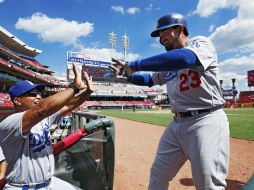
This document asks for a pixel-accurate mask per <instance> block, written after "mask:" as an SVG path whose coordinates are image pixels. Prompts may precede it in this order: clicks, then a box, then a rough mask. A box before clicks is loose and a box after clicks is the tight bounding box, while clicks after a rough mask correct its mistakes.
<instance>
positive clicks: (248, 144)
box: [97, 109, 254, 190]
mask: <svg viewBox="0 0 254 190" xmlns="http://www.w3.org/2000/svg"><path fill="white" fill-rule="evenodd" d="M225 112H226V113H227V115H228V118H229V123H230V133H231V137H232V138H230V166H229V174H228V177H227V185H228V186H227V189H226V190H240V189H241V188H242V187H243V186H244V184H245V183H246V181H248V179H249V178H250V176H251V175H252V174H253V172H254V154H253V152H254V132H253V131H254V117H253V116H254V109H225ZM97 113H98V112H97ZM99 114H103V115H107V116H108V117H110V118H112V119H113V120H114V122H115V135H116V138H115V177H114V190H123V189H128V190H147V186H148V181H149V173H150V167H151V164H152V162H153V159H154V156H155V152H156V148H157V145H158V142H159V139H160V136H161V134H162V133H163V131H164V129H165V126H166V125H167V123H168V121H169V120H170V119H171V118H172V117H173V114H172V113H171V112H170V111H169V110H136V111H135V112H133V110H131V109H129V110H123V111H122V110H101V111H100V112H99ZM183 189H184V190H195V187H194V184H193V180H192V174H191V166H190V163H189V162H188V161H187V162H186V164H185V165H184V166H183V167H182V168H181V170H180V171H179V173H178V174H177V176H176V177H175V178H174V180H173V181H172V182H170V190H183Z"/></svg>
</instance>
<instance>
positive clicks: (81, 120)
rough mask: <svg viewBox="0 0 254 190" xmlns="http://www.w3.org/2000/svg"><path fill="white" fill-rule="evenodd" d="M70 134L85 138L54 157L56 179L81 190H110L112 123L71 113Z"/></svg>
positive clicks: (113, 137) (107, 120)
mask: <svg viewBox="0 0 254 190" xmlns="http://www.w3.org/2000/svg"><path fill="white" fill-rule="evenodd" d="M72 124H73V127H72V129H71V130H72V132H73V131H75V130H78V129H81V128H85V130H86V133H87V135H86V136H85V137H84V138H82V139H80V140H79V141H78V142H76V143H75V144H73V145H72V146H71V147H69V148H67V149H66V150H65V151H63V152H61V153H60V154H59V155H57V156H56V157H55V163H56V172H55V176H57V177H59V178H61V179H63V180H65V181H67V182H69V183H71V184H73V185H75V186H77V187H79V188H81V189H84V190H113V181H114V162H115V147H114V141H115V126H114V122H113V121H112V120H111V119H109V118H107V117H105V116H102V115H96V114H90V113H83V112H73V113H72Z"/></svg>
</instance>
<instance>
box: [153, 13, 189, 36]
mask: <svg viewBox="0 0 254 190" xmlns="http://www.w3.org/2000/svg"><path fill="white" fill-rule="evenodd" d="M177 25H182V26H183V27H184V29H185V32H186V34H187V35H188V28H187V22H186V20H185V18H184V16H183V15H181V14H179V13H169V14H167V15H164V16H163V17H161V18H159V20H158V21H157V29H156V30H154V31H153V32H152V33H151V36H152V37H158V36H159V31H160V30H161V29H166V28H169V27H172V26H177Z"/></svg>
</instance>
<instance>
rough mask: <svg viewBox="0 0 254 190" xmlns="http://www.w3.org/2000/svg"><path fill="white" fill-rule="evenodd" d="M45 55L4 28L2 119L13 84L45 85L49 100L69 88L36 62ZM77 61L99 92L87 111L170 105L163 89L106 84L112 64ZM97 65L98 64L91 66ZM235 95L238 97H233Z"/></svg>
mask: <svg viewBox="0 0 254 190" xmlns="http://www.w3.org/2000/svg"><path fill="white" fill-rule="evenodd" d="M41 52H42V51H41V50H38V49H35V48H32V47H30V46H28V45H27V44H25V43H24V42H23V41H21V40H20V39H18V38H17V37H15V36H14V35H13V34H11V33H10V32H8V31H7V30H5V29H4V28H3V27H1V26H0V110H1V113H2V114H1V118H4V117H6V114H9V113H10V112H12V111H13V105H12V102H11V101H10V97H9V95H8V94H7V93H6V92H7V90H8V89H9V87H10V86H11V85H12V84H13V83H15V82H17V81H19V80H24V79H26V80H30V81H32V82H34V83H43V84H45V85H46V90H45V94H43V95H44V96H45V97H46V96H48V95H50V94H53V93H56V92H58V91H61V90H63V89H64V88H66V87H67V84H68V81H67V80H65V81H62V80H60V79H58V78H57V77H56V76H54V71H52V70H51V69H50V68H49V67H48V66H47V65H44V64H41V63H40V62H39V61H38V60H36V56H37V55H39V54H40V53H41ZM78 54H82V53H78ZM82 55H83V54H82ZM72 58H73V57H72ZM93 58H94V57H93ZM68 60H69V57H67V63H68ZM75 60H78V61H80V60H81V61H82V62H77V64H80V65H81V68H82V70H85V71H86V72H88V73H89V74H90V75H91V76H92V77H93V81H94V86H95V89H96V90H95V92H94V93H93V94H92V95H91V96H90V97H89V99H88V101H86V102H85V103H84V104H83V105H82V107H84V109H103V108H123V107H125V108H132V107H133V106H136V107H137V108H152V107H154V106H155V105H161V104H164V103H165V104H169V101H168V99H167V95H166V93H164V92H162V90H160V89H159V90H155V89H153V88H149V89H148V88H141V87H138V86H134V85H131V84H127V83H125V82H123V81H122V80H121V79H114V80H110V81H109V80H105V78H104V75H105V73H107V72H109V69H108V68H107V66H105V65H104V66H101V65H100V63H102V64H110V63H109V62H105V61H96V60H91V59H90V58H89V56H88V55H85V57H84V58H82V57H81V58H80V57H77V59H71V63H72V62H75ZM98 60H100V59H98ZM93 62H94V63H96V64H94V65H93V64H91V63H93ZM69 74H70V68H68V66H67V75H68V79H70V77H69ZM70 80H71V79H70ZM224 91H225V90H224ZM225 92H226V91H225ZM230 92H231V91H230ZM223 94H224V95H225V99H227V98H226V96H228V95H227V94H225V93H223ZM229 95H231V93H230V94H229ZM233 95H236V94H234V93H233ZM253 97H254V91H243V92H240V93H239V98H238V99H236V100H229V99H227V102H229V103H230V104H231V103H233V102H234V103H237V105H238V106H253V105H254V103H253V102H254V98H253ZM82 107H81V108H82ZM1 118H0V119H1Z"/></svg>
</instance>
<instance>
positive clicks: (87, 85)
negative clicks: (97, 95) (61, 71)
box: [72, 64, 94, 93]
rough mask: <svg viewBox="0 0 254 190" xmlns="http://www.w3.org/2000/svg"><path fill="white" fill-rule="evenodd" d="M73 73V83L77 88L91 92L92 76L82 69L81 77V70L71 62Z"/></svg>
mask: <svg viewBox="0 0 254 190" xmlns="http://www.w3.org/2000/svg"><path fill="white" fill-rule="evenodd" d="M72 66H73V68H72V69H73V73H74V75H75V78H74V83H75V85H76V86H77V87H78V89H79V90H83V89H87V90H88V91H89V92H91V93H92V92H93V91H94V89H93V82H92V78H91V77H89V76H88V74H87V73H86V72H85V71H83V72H82V77H81V72H80V70H79V68H78V67H77V66H76V65H75V64H73V65H72ZM82 78H83V79H84V81H83V80H82Z"/></svg>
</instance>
